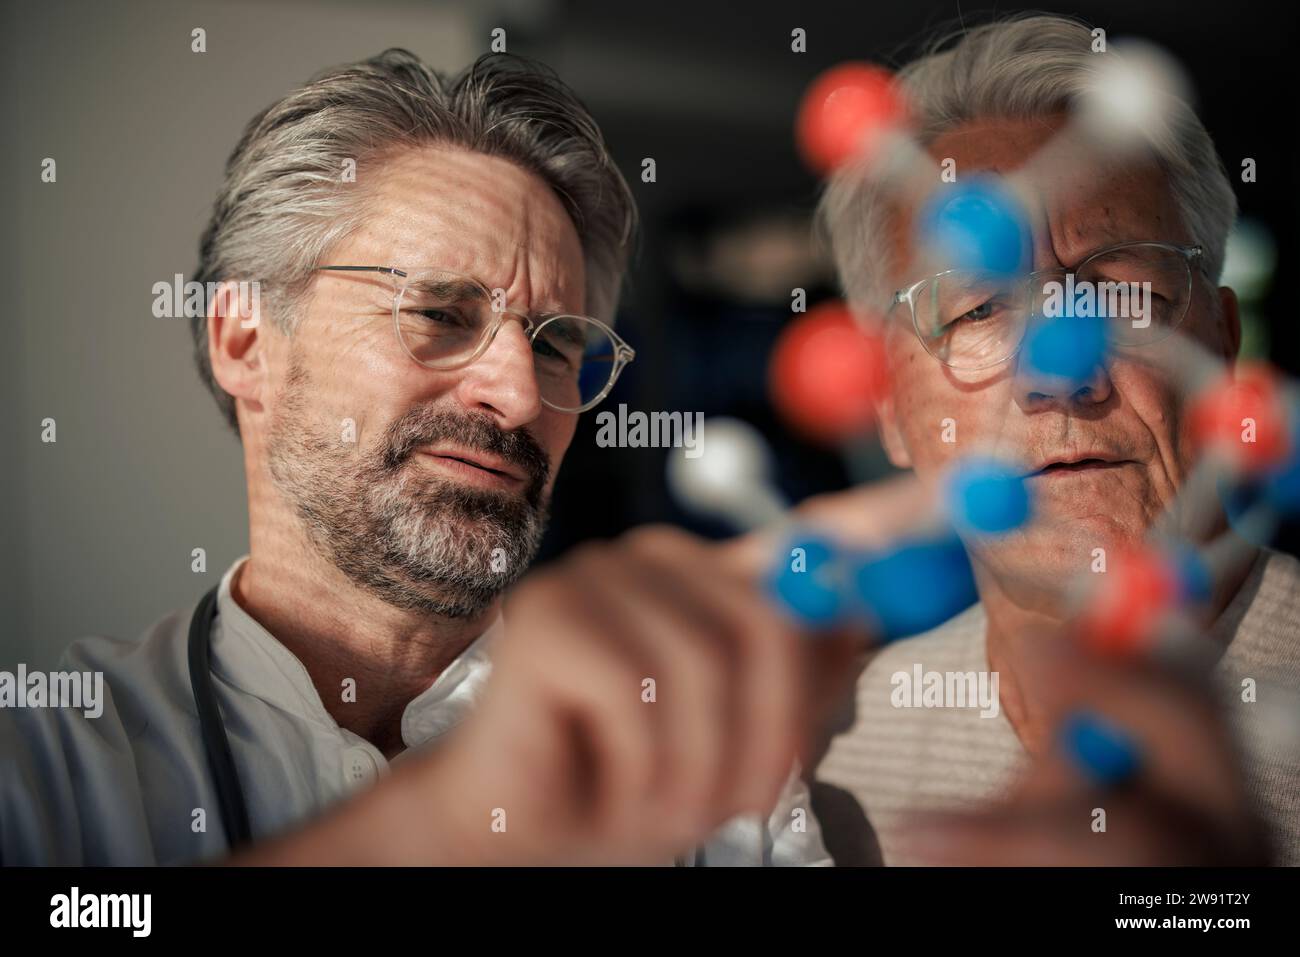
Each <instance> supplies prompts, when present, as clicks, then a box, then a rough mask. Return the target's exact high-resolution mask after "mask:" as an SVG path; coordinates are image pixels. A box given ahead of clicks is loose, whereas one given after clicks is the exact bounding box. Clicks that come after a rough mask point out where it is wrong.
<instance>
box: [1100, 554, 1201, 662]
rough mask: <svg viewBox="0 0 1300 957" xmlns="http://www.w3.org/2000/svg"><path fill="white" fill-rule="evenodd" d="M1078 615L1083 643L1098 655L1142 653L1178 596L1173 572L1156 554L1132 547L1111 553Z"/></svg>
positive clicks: (1163, 559)
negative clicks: (1088, 602) (1106, 564)
mask: <svg viewBox="0 0 1300 957" xmlns="http://www.w3.org/2000/svg"><path fill="white" fill-rule="evenodd" d="M1098 577H1100V578H1101V579H1102V581H1101V582H1100V583H1099V585H1098V587H1097V588H1096V590H1095V591H1094V592H1093V594H1092V596H1091V598H1090V602H1091V604H1090V606H1089V608H1088V609H1087V611H1085V612H1084V613H1083V614H1082V615H1081V616H1080V619H1079V627H1080V633H1081V634H1082V637H1083V641H1084V643H1085V644H1086V645H1087V646H1088V647H1089V648H1091V649H1092V650H1093V651H1095V652H1097V653H1098V654H1102V655H1107V656H1118V657H1127V656H1131V655H1137V654H1141V653H1142V652H1143V651H1144V650H1146V649H1147V648H1148V647H1149V645H1150V643H1151V641H1152V640H1153V639H1154V638H1155V637H1156V634H1157V632H1158V630H1159V628H1160V624H1161V622H1162V620H1163V619H1164V617H1165V615H1166V614H1168V612H1169V611H1170V610H1171V609H1172V608H1173V606H1174V604H1175V603H1176V602H1177V600H1178V575H1177V572H1176V570H1175V569H1174V567H1173V566H1172V564H1171V563H1170V562H1169V561H1168V560H1167V559H1166V558H1165V556H1164V555H1162V554H1161V553H1160V552H1158V551H1156V550H1154V549H1151V548H1141V549H1134V550H1132V551H1125V552H1121V553H1119V554H1117V555H1114V556H1112V558H1111V561H1110V565H1109V567H1108V568H1107V570H1106V571H1105V572H1101V573H1099V575H1098Z"/></svg>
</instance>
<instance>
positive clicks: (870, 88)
mask: <svg viewBox="0 0 1300 957" xmlns="http://www.w3.org/2000/svg"><path fill="white" fill-rule="evenodd" d="M906 115H907V110H906V106H905V102H904V100H903V96H902V94H901V92H900V91H899V89H898V84H897V83H896V81H895V80H894V77H893V75H892V74H891V73H889V71H887V70H884V69H882V68H880V67H878V66H872V65H871V64H869V63H844V64H841V65H840V66H836V67H832V68H831V69H830V70H827V71H826V72H825V73H823V74H822V75H821V76H819V77H818V78H817V79H816V80H814V81H813V83H812V85H811V86H810V87H809V88H808V92H806V93H805V94H804V98H803V101H802V102H801V103H800V104H799V115H798V119H797V120H796V123H795V134H796V137H797V139H798V142H799V149H800V151H801V152H802V154H803V157H804V160H805V161H806V162H807V163H808V165H809V166H810V167H811V168H812V169H813V170H814V171H815V172H816V173H818V174H820V175H826V174H828V173H831V172H833V171H834V170H836V169H837V168H839V167H840V166H841V165H843V164H844V163H846V162H848V161H849V160H851V159H853V158H855V157H856V156H862V157H863V158H866V159H870V158H871V157H872V154H873V151H874V149H875V147H876V146H877V144H878V143H879V139H880V134H881V133H882V132H884V131H885V130H888V129H891V128H894V127H898V126H901V125H902V124H903V123H904V121H905V119H906Z"/></svg>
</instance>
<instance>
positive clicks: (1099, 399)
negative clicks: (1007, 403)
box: [1012, 350, 1112, 412]
mask: <svg viewBox="0 0 1300 957" xmlns="http://www.w3.org/2000/svg"><path fill="white" fill-rule="evenodd" d="M1012 388H1013V390H1014V392H1015V397H1016V403H1017V404H1018V405H1019V406H1020V408H1021V409H1023V410H1024V411H1026V412H1038V411H1042V410H1044V409H1048V408H1052V407H1054V406H1055V407H1058V408H1062V409H1067V410H1068V409H1069V408H1070V407H1083V406H1090V405H1100V404H1101V403H1103V402H1105V401H1106V400H1107V399H1109V398H1110V393H1111V389H1112V384H1111V381H1110V372H1109V371H1108V370H1107V369H1106V367H1105V366H1104V365H1102V364H1098V365H1096V366H1094V367H1093V369H1092V371H1091V372H1090V373H1089V374H1088V375H1087V376H1085V377H1083V378H1081V379H1080V378H1075V377H1069V378H1066V377H1060V376H1052V375H1045V374H1043V373H1041V372H1038V371H1036V370H1034V369H1032V368H1031V367H1030V365H1029V363H1028V362H1026V361H1025V356H1024V352H1023V350H1022V352H1021V354H1020V355H1018V356H1017V357H1016V374H1015V381H1014V383H1013V386H1012Z"/></svg>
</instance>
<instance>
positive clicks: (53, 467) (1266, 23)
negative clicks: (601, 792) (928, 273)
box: [0, 0, 1300, 666]
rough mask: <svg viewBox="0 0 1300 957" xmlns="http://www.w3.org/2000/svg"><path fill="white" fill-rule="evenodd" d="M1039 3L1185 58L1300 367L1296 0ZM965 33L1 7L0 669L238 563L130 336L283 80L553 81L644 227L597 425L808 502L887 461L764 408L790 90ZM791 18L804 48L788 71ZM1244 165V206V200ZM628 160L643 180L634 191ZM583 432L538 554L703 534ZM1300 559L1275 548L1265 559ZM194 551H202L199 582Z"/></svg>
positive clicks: (229, 506) (1291, 545) (418, 7)
mask: <svg viewBox="0 0 1300 957" xmlns="http://www.w3.org/2000/svg"><path fill="white" fill-rule="evenodd" d="M1034 8H1035V9H1043V10H1049V11H1053V12H1061V13H1069V14H1075V15H1078V16H1081V17H1083V18H1084V19H1085V20H1087V21H1089V22H1090V23H1092V24H1093V25H1096V26H1101V27H1103V28H1104V29H1105V30H1106V31H1107V36H1108V40H1109V41H1110V42H1114V41H1115V40H1116V39H1119V38H1122V37H1125V36H1140V37H1144V38H1146V39H1149V40H1151V41H1154V42H1155V43H1157V44H1159V45H1161V46H1163V47H1164V48H1165V49H1167V50H1168V51H1169V52H1171V53H1172V54H1173V55H1174V56H1175V57H1176V58H1177V59H1178V60H1179V61H1180V62H1181V63H1182V64H1183V66H1184V67H1185V69H1186V70H1187V71H1188V73H1189V74H1190V76H1191V79H1192V80H1193V82H1194V84H1195V90H1196V94H1197V97H1198V108H1199V111H1200V113H1201V116H1202V118H1203V120H1204V122H1205V124H1206V126H1207V127H1208V129H1209V131H1210V133H1211V135H1212V136H1213V137H1214V139H1215V141H1216V143H1217V144H1218V148H1219V151H1220V155H1221V156H1222V157H1223V159H1224V162H1225V165H1226V167H1227V169H1228V173H1229V178H1230V179H1231V180H1232V182H1233V184H1234V187H1235V189H1236V192H1237V196H1238V200H1239V202H1240V205H1241V213H1242V217H1243V220H1244V221H1245V222H1246V224H1247V225H1246V227H1245V231H1244V232H1243V234H1242V237H1240V238H1239V239H1238V240H1237V241H1236V243H1235V245H1234V247H1233V250H1234V255H1233V260H1232V268H1233V269H1234V270H1236V271H1237V276H1238V278H1239V281H1240V283H1241V284H1242V286H1243V288H1245V287H1249V290H1250V295H1251V301H1250V303H1249V310H1248V322H1249V327H1248V334H1247V351H1248V352H1249V353H1250V354H1252V355H1255V356H1260V357H1265V356H1266V357H1268V358H1270V359H1271V360H1272V361H1273V362H1275V363H1276V364H1277V365H1279V366H1280V367H1281V368H1283V369H1284V370H1286V371H1287V372H1289V373H1290V374H1292V375H1296V374H1298V373H1300V355H1297V352H1296V350H1295V349H1294V348H1293V344H1294V341H1295V340H1294V336H1293V335H1292V334H1291V324H1292V322H1293V319H1292V316H1291V309H1290V302H1289V296H1288V293H1289V291H1290V286H1289V282H1288V280H1289V277H1290V273H1291V270H1290V264H1291V263H1292V262H1294V258H1295V255H1296V253H1297V248H1296V247H1297V239H1298V238H1300V237H1298V236H1297V230H1296V225H1295V224H1296V213H1297V205H1298V204H1297V188H1298V187H1300V182H1298V181H1297V179H1298V177H1300V173H1298V172H1297V169H1296V163H1295V158H1294V157H1295V154H1294V153H1293V152H1292V149H1293V142H1294V130H1293V126H1294V124H1295V121H1296V118H1297V110H1296V107H1295V99H1294V95H1295V86H1296V84H1295V80H1294V61H1295V53H1296V44H1295V41H1296V35H1297V31H1296V17H1297V14H1296V12H1295V7H1294V6H1290V7H1285V6H1283V5H1278V4H1268V5H1264V4H1254V3H1249V2H1234V3H1230V4H1222V3H1221V4H1202V5H1189V4H1188V3H1186V2H1173V0H1157V2H1147V3H1143V4H1141V5H1140V6H1138V5H1135V4H1133V3H1131V2H1088V3H1072V4H1039V5H1035V7H1034ZM996 9H997V11H998V12H999V13H1007V12H1011V11H1013V10H1019V9H1024V8H1022V7H1020V6H1019V5H1016V4H1005V3H999V4H998V5H997V8H996ZM987 18H988V8H978V7H974V6H962V7H960V8H959V6H958V4H956V3H947V2H945V3H923V2H913V3H904V4H852V5H850V4H844V3H812V2H800V3H793V2H779V0H751V2H747V3H744V4H723V3H703V2H673V0H653V2H647V3H617V4H615V3H600V2H595V0H567V2H566V0H511V2H476V3H470V2H463V3H430V2H427V0H420V2H416V0H381V2H372V3H366V4H355V5H353V4H345V3H341V2H317V3H308V2H299V0H280V2H274V3H272V2H262V3H248V2H227V3H188V2H184V3H162V2H144V3H136V4H106V3H97V2H96V3H92V2H70V0H69V2H65V0H56V2H47V3H40V4H33V5H31V6H27V5H23V4H18V3H8V4H5V6H4V7H3V22H2V23H0V45H2V47H0V49H2V52H3V57H2V58H0V63H2V64H3V70H4V75H3V77H0V83H2V86H0V107H2V108H3V114H2V118H3V122H4V128H5V130H6V146H5V150H4V155H3V157H0V163H3V164H4V177H3V181H4V189H5V195H6V202H5V209H6V212H7V215H6V220H7V221H6V223H5V226H4V230H3V240H4V247H3V252H4V253H5V256H4V266H3V269H4V273H3V275H4V276H5V277H6V278H7V279H8V282H7V284H6V289H7V290H9V291H10V296H9V297H7V298H8V302H7V308H6V315H5V318H4V320H3V321H4V324H5V325H4V328H5V330H6V333H7V337H6V338H7V346H6V348H5V349H3V355H2V356H0V363H3V366H2V367H0V402H3V403H4V405H5V407H6V409H9V410H12V414H9V415H6V416H4V417H3V418H4V425H3V426H2V427H3V428H4V429H6V430H7V432H6V434H5V435H4V436H2V437H0V441H2V443H3V446H2V447H3V448H4V449H5V452H4V453H3V454H4V456H5V458H6V459H7V460H8V461H7V462H6V465H5V467H4V469H3V473H2V474H0V482H3V483H4V484H3V485H2V486H0V502H2V503H3V505H2V506H0V507H2V508H3V509H4V511H3V512H2V513H0V519H2V521H0V528H3V529H4V537H5V539H6V544H7V545H8V546H9V547H8V548H6V549H5V550H4V553H5V557H4V559H3V561H4V562H5V565H4V567H2V568H0V583H2V584H0V602H2V603H3V607H4V608H5V609H6V613H5V615H4V620H3V623H0V635H2V636H3V637H4V638H6V639H7V641H6V642H5V656H4V658H5V660H11V659H13V658H14V656H15V655H16V656H17V660H26V661H28V662H30V663H32V664H33V666H35V665H36V664H37V663H39V662H42V661H49V660H51V656H52V655H53V654H55V653H57V651H58V650H60V649H61V648H62V647H63V645H65V644H66V643H67V642H68V641H70V640H72V639H73V638H74V637H77V636H78V635H81V634H87V633H91V632H99V633H110V634H117V635H119V636H123V637H132V636H135V635H137V634H139V633H140V631H141V630H142V629H144V628H145V627H146V626H148V625H149V624H150V623H151V622H153V621H155V620H156V619H157V618H158V617H159V616H160V615H161V614H162V613H163V612H164V611H166V610H168V609H171V608H180V607H185V606H188V605H190V604H191V603H192V602H193V601H195V600H196V599H197V597H198V596H199V595H200V594H201V593H202V591H203V590H204V589H206V588H207V587H208V586H209V583H210V582H211V581H215V580H216V578H217V577H219V576H220V574H221V573H222V572H223V571H224V569H225V568H226V567H227V566H228V564H229V562H230V561H232V560H233V559H234V558H235V557H237V556H238V555H240V554H243V552H244V551H245V550H246V548H247V532H246V527H245V526H246V512H245V511H243V509H244V508H245V506H244V504H243V491H244V490H243V484H242V481H243V478H242V469H241V466H240V458H239V450H238V446H237V444H236V442H235V440H234V439H233V437H232V436H230V435H229V434H228V433H227V432H226V431H225V429H224V426H223V425H222V423H221V421H220V419H219V416H218V414H217V412H216V409H215V407H214V406H213V405H212V403H211V400H210V398H209V397H208V396H207V395H206V394H205V393H204V392H203V390H202V388H201V386H200V385H199V383H198V380H197V376H196V375H195V373H194V370H193V367H192V365H191V362H190V356H189V336H188V331H187V330H185V329H184V328H182V326H181V324H179V323H176V324H170V325H168V326H165V327H164V326H160V325H159V322H160V321H159V320H156V319H153V318H151V317H150V315H149V304H150V302H151V301H152V297H151V295H150V294H149V292H148V290H149V289H150V287H151V284H152V283H153V282H155V281H158V280H159V279H166V278H169V277H170V276H171V275H172V274H173V273H175V272H181V273H185V274H186V275H187V276H188V275H189V274H190V273H191V272H192V270H193V267H194V264H195V262H196V259H197V245H198V237H199V232H200V230H201V228H202V226H203V223H204V222H205V220H206V217H207V214H208V211H209V209H210V206H211V202H212V198H213V196H214V194H215V190H216V188H217V185H218V182H219V178H220V171H221V167H222V164H223V163H224V161H225V158H226V156H227V155H228V154H229V152H230V150H231V149H232V148H233V147H234V145H235V142H236V140H237V137H238V134H239V131H240V130H241V129H242V127H243V125H244V123H245V122H247V120H248V119H249V117H251V116H252V115H253V113H254V112H256V111H257V110H258V109H260V108H261V107H263V106H265V105H266V104H267V103H269V102H270V101H272V100H273V99H275V98H277V97H279V96H280V95H282V94H283V93H284V92H286V91H287V90H288V89H289V88H291V87H292V86H293V85H295V84H297V83H299V82H301V81H303V80H306V79H307V78H308V77H309V76H310V75H312V74H313V73H315V72H317V71H318V70H320V69H322V68H323V67H325V66H328V65H332V64H334V63H338V62H343V61H347V60H354V59H358V58H361V57H364V56H368V55H371V54H373V53H376V52H378V51H379V50H381V49H383V48H384V47H387V46H405V47H408V48H410V49H412V50H413V51H415V52H416V53H418V54H420V55H421V56H423V57H425V58H426V59H427V60H428V61H429V62H431V63H433V64H434V65H435V66H437V67H439V68H442V69H445V70H448V71H455V70H459V69H460V68H461V67H463V66H464V65H466V64H467V63H469V62H470V61H472V60H473V59H474V57H475V56H477V55H478V54H480V53H482V52H486V50H487V49H488V46H489V43H490V39H491V36H490V34H491V31H492V30H493V29H494V28H496V27H501V28H504V29H505V30H506V34H507V38H508V48H509V50H510V52H512V53H520V54H524V55H527V56H532V57H535V58H537V59H540V60H542V61H544V62H545V63H547V64H549V65H551V66H552V67H554V68H555V69H556V70H557V71H558V72H559V74H560V75H561V76H562V77H563V78H564V79H565V80H566V81H567V82H568V83H569V84H570V85H571V86H573V87H574V88H575V89H576V90H577V91H578V93H579V94H580V95H581V96H582V97H583V98H584V99H585V100H586V102H587V103H588V105H589V106H590V108H591V109H592V111H593V113H594V114H595V116H596V118H597V120H598V121H599V123H600V124H601V126H602V128H603V129H604V131H605V134H606V136H607V138H608V140H609V142H610V145H611V147H612V150H613V153H614V155H615V157H616V158H617V159H618V161H619V163H620V165H621V167H622V169H623V171H624V174H625V175H626V177H627V178H628V181H629V182H630V183H631V184H632V186H633V190H634V192H635V194H636V196H637V199H638V201H639V204H640V209H641V215H642V220H643V234H642V237H641V242H640V245H639V251H638V254H637V258H636V260H635V262H634V265H633V270H632V274H631V278H630V282H629V284H628V287H627V291H626V296H625V300H624V305H623V308H622V311H621V314H620V318H619V323H620V331H621V332H622V334H623V335H624V337H625V338H627V339H628V340H629V341H631V342H632V343H633V344H634V345H635V347H636V348H637V351H638V358H637V360H636V362H635V363H633V364H632V366H631V367H630V369H629V371H628V372H627V373H625V375H624V377H623V378H622V380H621V381H620V383H619V385H618V387H617V389H616V391H615V392H614V394H613V395H612V396H610V398H609V399H608V400H607V403H606V405H604V406H602V408H606V409H611V410H614V409H617V406H618V404H619V403H626V404H627V405H628V406H629V407H630V408H631V409H640V410H647V411H651V410H666V411H673V410H678V411H682V412H684V413H694V412H703V413H704V414H705V415H706V416H712V415H718V414H726V415H734V416H738V417H740V418H743V419H746V420H748V421H750V422H752V423H754V424H755V425H757V426H759V427H760V428H761V429H762V430H763V431H764V432H765V434H766V435H767V436H768V437H769V439H770V441H771V443H772V445H773V447H774V450H775V452H776V460H777V463H778V468H779V481H780V483H781V485H782V487H783V489H784V490H785V492H786V493H787V494H788V495H789V496H790V497H791V498H792V499H800V498H803V497H805V496H807V495H809V494H812V493H815V492H818V491H823V490H829V489H837V488H843V487H844V486H845V485H846V484H847V483H849V482H850V481H851V480H854V479H862V478H865V477H868V476H871V475H874V474H879V472H880V471H881V470H882V468H883V464H882V463H883V460H882V458H881V456H880V454H879V450H878V449H874V448H873V447H872V444H871V442H869V441H867V442H863V443H861V445H860V446H859V447H857V448H855V449H852V450H849V452H850V454H849V455H847V456H846V455H845V454H844V451H843V450H828V449H825V448H821V447H818V446H815V445H811V444H809V443H807V442H805V441H804V440H802V439H800V438H799V437H797V436H796V435H794V434H792V433H791V432H790V431H788V430H787V429H786V428H785V427H784V426H783V424H782V423H781V422H780V421H779V420H778V419H777V418H776V416H775V414H774V412H773V410H772V406H771V403H770V402H769V398H768V395H767V390H766V363H767V357H768V354H769V352H770V350H771V346H772V343H773V341H774V339H775V337H776V336H777V334H778V333H779V332H780V330H781V329H782V327H783V326H784V324H785V323H787V322H788V321H789V320H790V319H791V313H790V290H791V288H792V287H795V286H801V287H803V288H805V289H807V290H808V295H809V303H810V305H811V304H814V303H816V302H817V301H818V300H819V299H823V298H826V297H828V296H831V295H833V294H834V285H833V281H832V276H831V273H830V270H829V266H828V263H827V260H826V257H825V255H824V253H822V252H821V251H820V250H818V249H817V248H816V247H815V246H814V245H813V243H812V237H811V235H810V225H811V221H810V214H811V211H812V209H813V207H814V205H815V202H816V199H817V193H818V183H817V181H816V179H815V178H814V177H813V176H812V175H811V174H809V173H808V172H807V171H806V170H805V169H804V167H803V166H802V165H801V162H800V160H799V158H798V156H797V154H796V150H795V144H794V139H793V135H792V127H793V120H794V114H795V109H796V105H797V103H798V100H799V97H800V95H801V93H802V91H803V90H804V88H805V87H806V85H807V84H808V82H809V81H810V80H811V79H812V78H813V77H814V76H816V75H817V74H818V73H819V72H821V71H822V70H824V69H826V68H827V67H829V66H831V65H833V64H835V63H837V62H840V61H843V60H851V59H868V60H874V61H877V62H881V63H884V64H886V65H899V64H901V63H903V62H906V60H907V59H909V58H910V56H911V54H912V53H914V52H915V51H916V50H917V49H918V48H919V47H920V46H921V45H923V44H924V43H925V41H927V40H928V39H929V38H930V37H931V36H932V35H933V33H934V32H935V31H936V30H938V29H941V28H942V29H948V28H952V27H956V26H957V25H958V24H959V22H964V23H966V24H973V23H976V22H983V21H984V20H985V19H987ZM195 26H203V27H204V28H205V29H207V31H208V46H209V52H208V53H207V54H205V55H203V56H202V57H197V56H195V55H194V54H192V53H191V52H190V49H189V42H190V30H191V29H192V28H193V27H195ZM796 27H800V28H803V29H804V30H805V31H806V35H807V52H806V53H794V52H792V51H791V48H790V44H791V31H792V30H793V29H794V28H796ZM46 156H54V157H58V158H59V163H60V165H59V172H60V182H59V186H58V188H57V190H56V189H54V188H51V187H50V186H49V185H48V184H41V183H40V181H39V167H40V163H41V159H42V158H43V157H46ZM1248 156H1249V157H1253V158H1255V159H1256V161H1257V164H1258V178H1257V182H1255V183H1253V184H1243V183H1242V182H1241V181H1240V175H1239V173H1240V164H1241V159H1242V158H1243V157H1248ZM645 157H653V158H654V159H655V162H656V165H657V181H656V182H654V183H643V182H641V178H640V172H641V160H642V159H643V158H645ZM1226 281H1227V282H1229V284H1236V283H1235V282H1234V277H1233V276H1229V277H1227V279H1226ZM69 316H74V317H75V316H80V317H81V318H83V319H84V320H85V321H84V322H70V321H68V317H69ZM60 317H62V318H61V319H60ZM45 416H53V417H56V418H57V419H58V423H59V443H58V445H57V447H52V446H47V445H43V444H42V443H41V442H40V441H39V432H40V425H39V423H40V421H41V420H42V418H44V417H45ZM594 416H595V413H594V412H592V413H587V415H586V416H585V417H584V420H583V421H582V422H581V423H580V425H579V429H578V433H577V436H576V438H575V440H574V443H573V447H572V449H571V451H570V452H569V456H568V459H567V460H566V464H565V466H564V469H563V472H562V476H561V481H560V483H559V485H558V489H557V494H556V497H555V501H554V508H553V523H552V527H551V531H550V533H549V534H548V537H547V540H546V543H545V546H544V553H543V557H544V558H549V557H553V556H554V555H556V554H558V553H560V552H562V551H563V550H564V549H566V548H568V547H569V546H570V545H572V544H573V543H575V542H577V541H581V540H583V539H587V538H590V537H603V536H611V535H615V534H617V533H619V532H620V531H622V530H624V529H626V528H628V527H630V526H633V525H636V524H640V523H643V522H651V521H671V522H678V523H682V524H686V525H689V526H691V527H694V528H696V529H698V530H701V531H704V532H706V533H709V534H720V533H721V532H722V531H723V529H722V528H721V527H719V526H716V525H713V524H711V523H709V522H707V521H705V520H702V519H700V518H699V517H698V516H693V515H688V514H684V513H683V512H682V511H681V510H680V509H679V508H678V507H677V505H676V504H675V503H674V502H673V501H672V499H671V498H670V496H669V495H668V493H667V491H666V488H665V482H664V465H665V456H666V454H667V453H666V452H665V450H663V449H654V448H642V449H607V448H598V447H597V445H596V442H595V435H596V425H595V422H594ZM1298 543H1300V537H1298V536H1297V533H1296V529H1295V528H1287V529H1286V530H1285V531H1284V534H1283V537H1282V539H1281V544H1282V546H1283V547H1285V548H1287V549H1288V550H1292V551H1295V550H1296V547H1297V544H1298ZM196 545H202V546H204V547H206V548H207V550H208V571H207V572H206V574H204V575H201V576H200V575H195V574H193V573H191V571H190V567H189V555H190V550H191V548H193V547H195V546H196ZM200 578H201V579H202V580H201V581H200V580H199V579H200Z"/></svg>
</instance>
